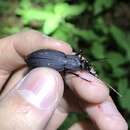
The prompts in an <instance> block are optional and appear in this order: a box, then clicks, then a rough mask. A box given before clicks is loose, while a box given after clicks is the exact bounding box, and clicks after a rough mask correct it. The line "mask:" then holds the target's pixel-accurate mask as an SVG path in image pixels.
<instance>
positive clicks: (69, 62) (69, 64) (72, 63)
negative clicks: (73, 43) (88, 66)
mask: <svg viewBox="0 0 130 130" xmlns="http://www.w3.org/2000/svg"><path fill="white" fill-rule="evenodd" d="M65 68H66V69H70V70H73V71H78V70H80V69H81V62H80V58H79V57H78V56H76V55H67V56H66V65H65Z"/></svg>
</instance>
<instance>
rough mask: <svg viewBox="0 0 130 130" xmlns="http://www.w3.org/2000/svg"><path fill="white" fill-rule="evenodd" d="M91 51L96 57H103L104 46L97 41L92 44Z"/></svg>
mask: <svg viewBox="0 0 130 130" xmlns="http://www.w3.org/2000/svg"><path fill="white" fill-rule="evenodd" d="M91 52H92V54H93V55H94V57H95V58H97V59H100V58H104V56H105V49H104V46H103V45H102V44H101V43H100V42H98V41H97V42H94V43H93V44H92V47H91Z"/></svg>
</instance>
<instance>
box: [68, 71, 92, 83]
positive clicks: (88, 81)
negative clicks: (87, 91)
mask: <svg viewBox="0 0 130 130" xmlns="http://www.w3.org/2000/svg"><path fill="white" fill-rule="evenodd" d="M67 73H70V74H73V75H75V76H77V77H79V78H81V79H83V80H85V81H88V82H91V81H90V80H87V79H85V78H83V77H80V75H79V74H76V73H73V72H67Z"/></svg>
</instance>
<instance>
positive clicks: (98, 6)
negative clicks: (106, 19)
mask: <svg viewBox="0 0 130 130" xmlns="http://www.w3.org/2000/svg"><path fill="white" fill-rule="evenodd" d="M112 5H113V0H96V1H95V2H94V14H98V13H101V12H102V11H104V9H108V8H110V7H111V6H112Z"/></svg>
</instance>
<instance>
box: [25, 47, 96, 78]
mask: <svg viewBox="0 0 130 130" xmlns="http://www.w3.org/2000/svg"><path fill="white" fill-rule="evenodd" d="M80 53H81V51H80V52H78V53H76V54H74V55H66V54H65V53H63V52H61V51H57V50H49V49H41V50H38V51H35V52H33V53H31V54H29V55H28V56H27V57H26V59H25V61H26V63H27V65H28V66H29V68H31V69H33V68H36V67H50V68H53V69H55V70H57V71H59V72H69V73H73V72H75V71H80V70H86V71H88V72H89V73H90V74H92V75H94V76H96V72H95V71H94V69H93V68H92V66H91V65H90V64H89V62H88V60H87V59H85V58H83V56H82V55H80ZM73 74H74V75H76V76H78V75H77V74H75V73H73Z"/></svg>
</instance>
